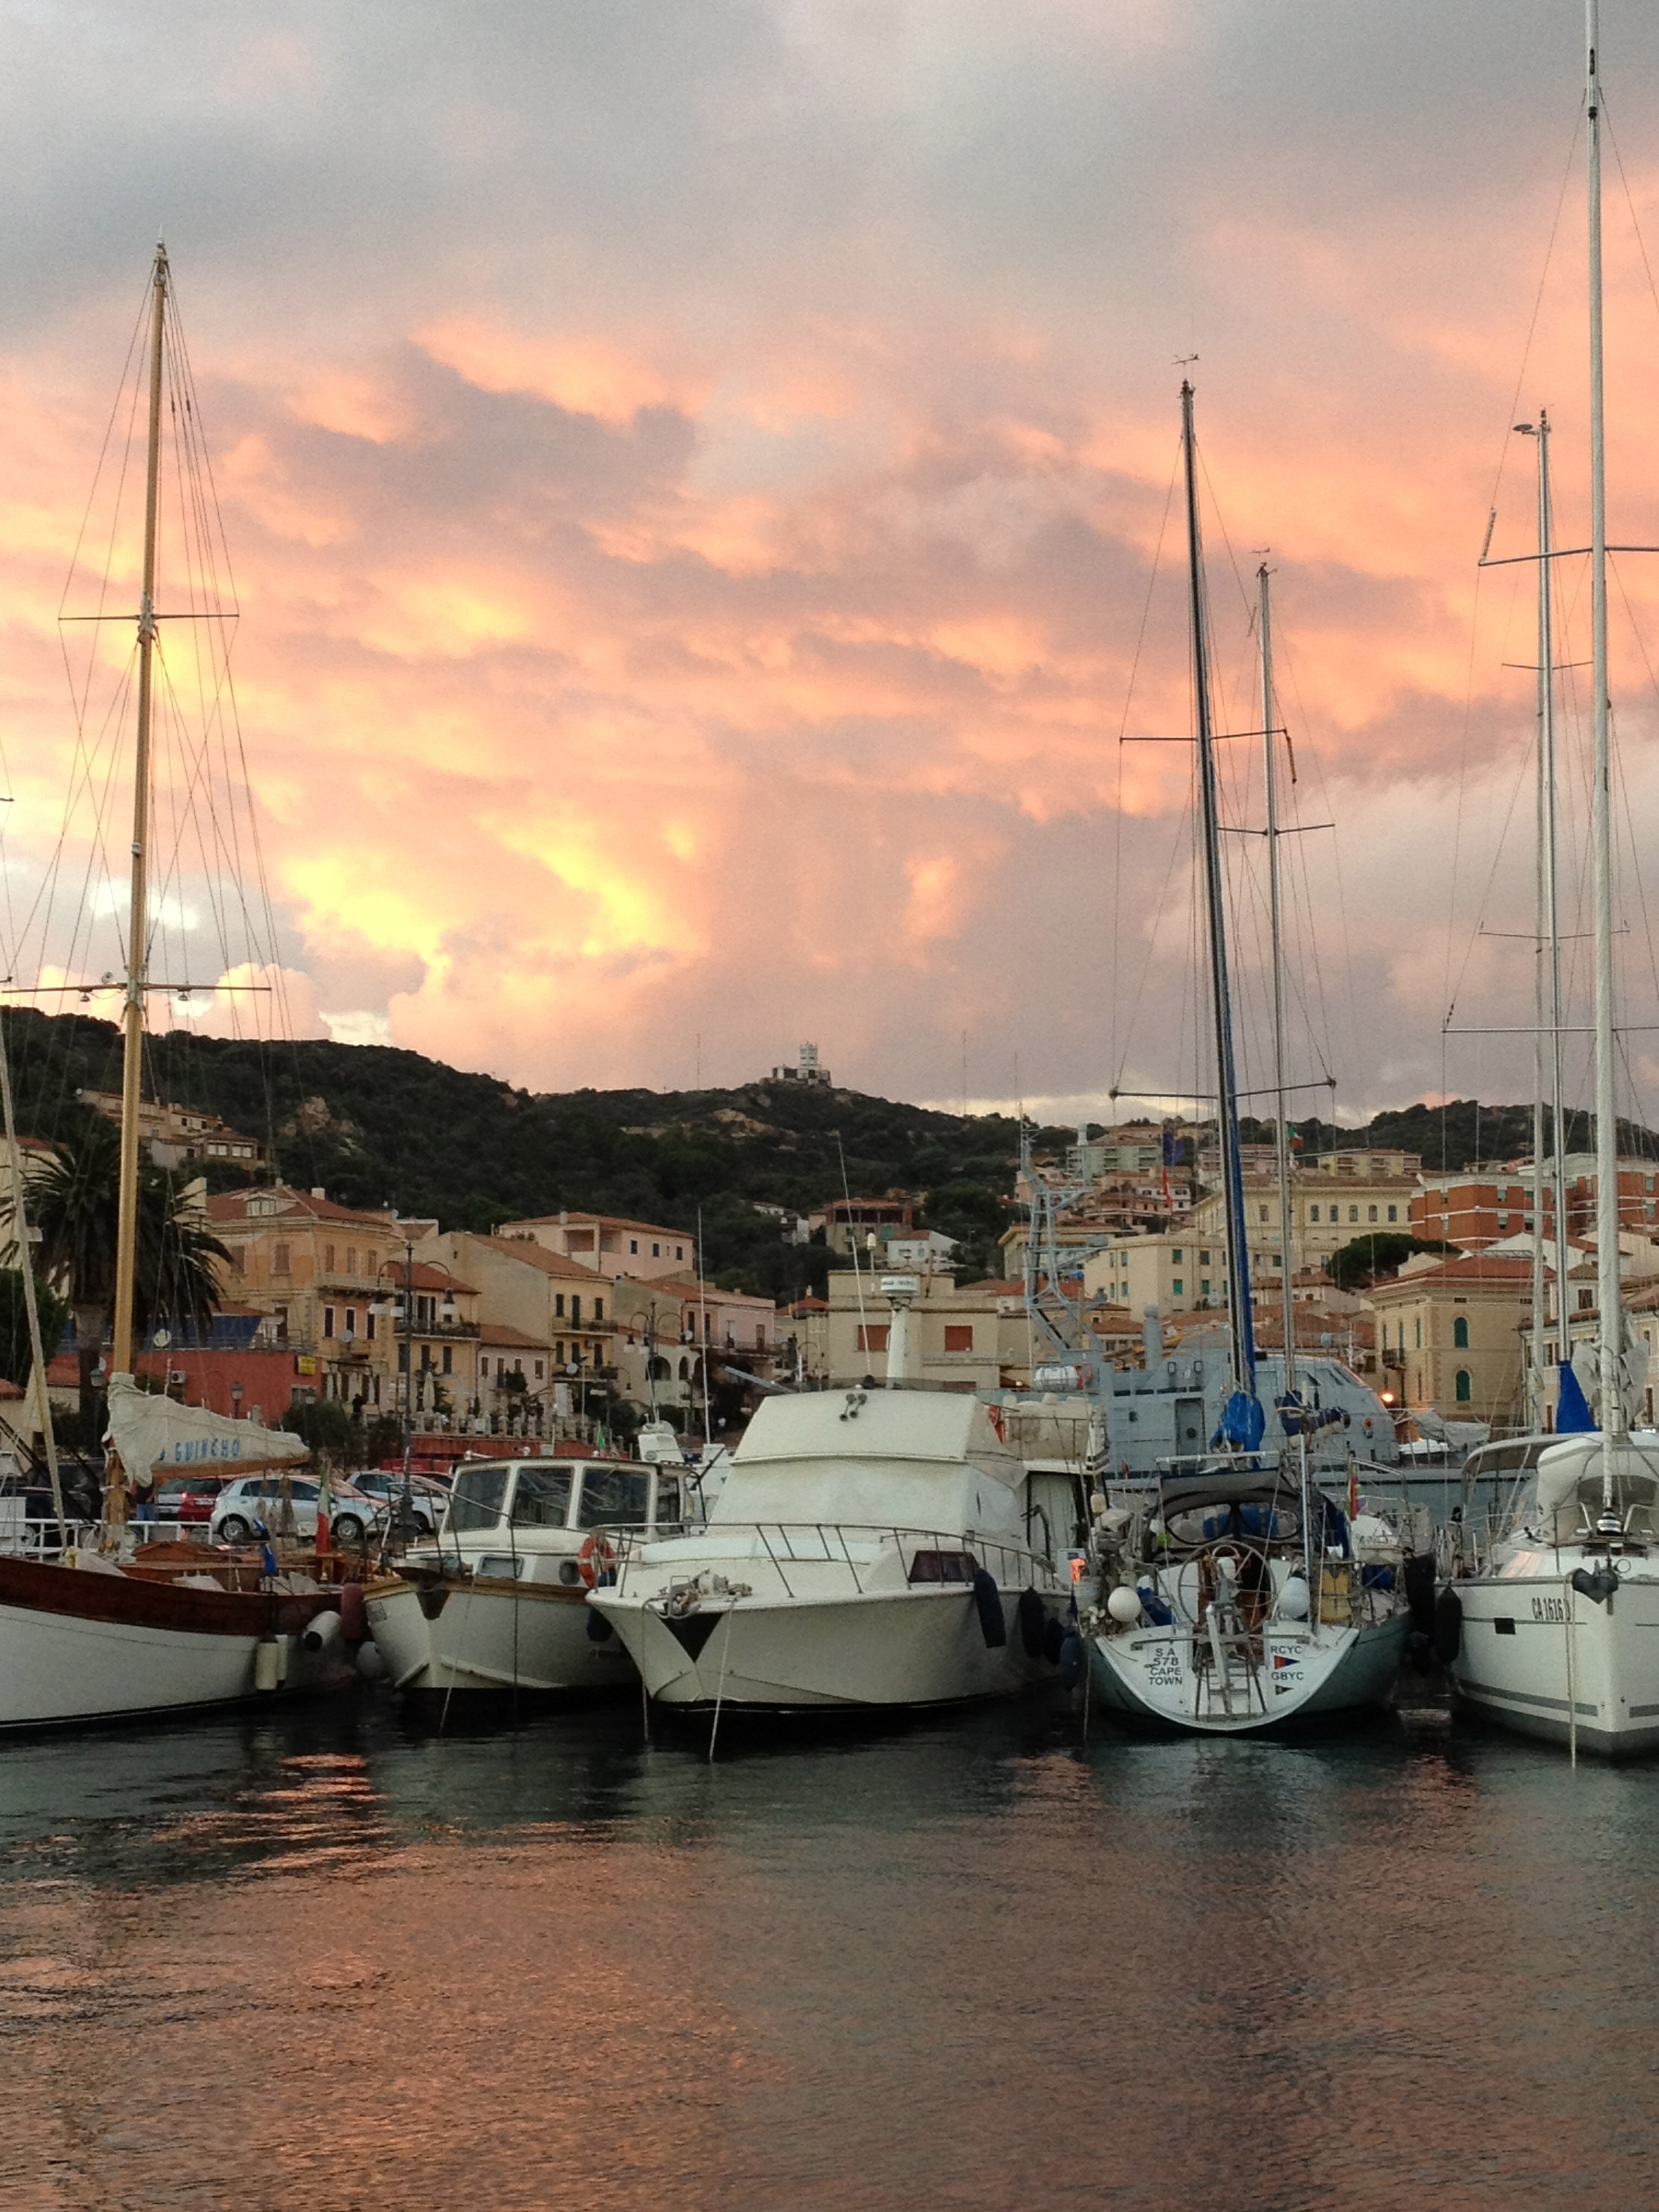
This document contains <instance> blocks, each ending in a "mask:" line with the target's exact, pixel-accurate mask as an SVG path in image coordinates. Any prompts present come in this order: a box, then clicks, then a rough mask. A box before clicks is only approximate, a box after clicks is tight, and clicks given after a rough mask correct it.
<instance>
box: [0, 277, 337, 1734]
mask: <svg viewBox="0 0 1659 2212" xmlns="http://www.w3.org/2000/svg"><path fill="white" fill-rule="evenodd" d="M167 296H168V272H167V254H166V252H165V250H164V249H161V248H158V249H157V252H156V256H155V269H154V272H153V276H152V280H151V288H150V302H149V446H148V470H147V475H146V479H145V486H146V489H145V516H144V539H143V594H142V598H141V599H140V603H139V609H138V616H137V646H138V650H137V659H138V671H137V675H138V682H137V743H136V747H135V754H136V758H135V764H134V794H133V819H132V847H131V851H132V884H131V909H130V920H129V931H128V937H127V975H126V987H125V1017H124V1027H125V1039H124V1057H123V1066H122V1078H123V1079H122V1117H121V1146H120V1217H119V1227H118V1240H117V1254H116V1280H115V1297H114V1301H113V1308H112V1324H113V1342H112V1358H111V1376H110V1392H109V1405H110V1424H111V1428H110V1437H109V1451H108V1455H107V1461H106V1491H105V1526H104V1534H103V1541H102V1543H101V1545H100V1547H98V1548H95V1549H94V1548H93V1547H67V1548H65V1549H64V1552H63V1553H62V1554H61V1556H59V1557H58V1558H55V1559H41V1558H21V1557H0V1729H15V1728H29V1727H42V1726H52V1725H64V1724H66V1723H76V1722H89V1721H105V1720H114V1719H131V1718H135V1717H142V1716H146V1715H154V1714H159V1713H172V1712H179V1711H185V1710H188V1709H190V1708H192V1707H196V1706H205V1705H223V1704H228V1703H231V1702H234V1701H235V1700H238V1699H243V1698H252V1697H257V1696H259V1695H262V1694H266V1693H269V1692H272V1691H274V1690H276V1688H278V1687H279V1686H299V1685H300V1684H301V1683H302V1682H308V1681H312V1680H322V1679H325V1678H326V1677H328V1676H329V1675H331V1674H336V1673H337V1672H339V1667H338V1659H339V1654H338V1651H337V1648H336V1647H337V1645H338V1644H340V1642H341V1641H342V1640H343V1627H342V1620H341V1612H340V1607H341V1604H342V1597H341V1593H340V1590H339V1589H337V1588H335V1589H325V1588H322V1587H320V1586H319V1583H318V1582H317V1580H316V1579H315V1578H314V1577H311V1576H309V1575H303V1574H297V1573H289V1574H287V1575H280V1574H279V1575H271V1574H268V1573H266V1572H264V1571H263V1569H262V1567H261V1566H259V1565H252V1564H249V1565H239V1564H234V1563H225V1564H219V1563H217V1562H216V1561H214V1560H213V1559H212V1558H211V1556H210V1555H209V1556H208V1557H206V1558H204V1557H203V1556H202V1555H200V1554H198V1553H195V1552H194V1551H193V1547H185V1546H167V1547H154V1546H150V1547H143V1548H142V1549H140V1548H137V1547H135V1544H134V1541H133V1537H134V1531H133V1529H132V1528H131V1527H130V1526H129V1524H128V1517H127V1507H128V1500H129V1494H130V1492H131V1490H132V1489H133V1488H134V1487H135V1486H136V1487H137V1488H139V1489H143V1488H145V1487H148V1486H149V1484H150V1483H151V1482H152V1481H153V1480H155V1475H156V1474H157V1473H158V1472H159V1471H160V1469H161V1468H163V1467H173V1466H184V1465H188V1464H195V1463H209V1462H210V1463H214V1464H222V1465H228V1464H234V1465H235V1466H236V1467H237V1468H239V1470H241V1471H246V1472H252V1471H253V1470H254V1469H256V1468H262V1467H272V1466H279V1465H286V1464H291V1462H292V1460H293V1458H294V1457H295V1455H296V1454H299V1455H303V1449H304V1448H303V1446H302V1445H301V1444H300V1443H299V1440H298V1439H297V1438H295V1437H288V1436H285V1435H278V1434H276V1433H275V1432H273V1431H269V1430H264V1429H262V1428H260V1427H258V1425H257V1424H255V1423H252V1422H246V1421H228V1420H222V1419H219V1418H218V1417H216V1416H215V1415H212V1414H209V1413H204V1412H202V1411H199V1410H198V1409H194V1408H185V1407H177V1406H168V1405H166V1404H165V1401H157V1400H150V1399H146V1398H145V1397H144V1396H143V1394H142V1393H141V1392H140V1391H139V1389H138V1388H137V1383H136V1381H135V1379H134V1375H133V1357H132V1351H133V1305H134V1278H135V1273H136V1265H137V1236H138V1139H139V1112H138V1109H139V1100H140V1086H141V1079H142V1070H143V1029H144V1009H145V997H146V992H147V988H148V975H147V946H148V939H149V928H150V917H149V896H148V877H149V776H150V718H151V699H152V678H153V675H154V667H153V663H154V659H155V644H156V615H155V582H156V574H155V571H156V525H157V514H158V495H159V485H160V461H161V403H162V376H163V356H164V343H165V335H166V331H167ZM6 1107H7V1122H8V1141H9V1144H10V1145H11V1147H12V1152H13V1160H14V1176H15V1188H16V1190H17V1194H18V1203H19V1204H20V1206H21V1205H22V1204H23V1203H24V1201H25V1200H26V1196H27V1194H26V1192H25V1190H24V1187H23V1184H22V1182H21V1174H20V1173H19V1171H18V1170H17V1168H16V1164H15V1133H13V1132H12V1130H11V1128H10V1122H11V1114H10V1097H9V1079H8V1081H7V1085H6ZM23 1249H24V1251H25V1254H26V1255H27V1241H26V1240H24V1242H23ZM24 1274H25V1278H26V1280H27V1278H28V1267H27V1257H26V1259H25V1262H24ZM30 1288H31V1291H32V1284H31V1285H30ZM35 1334H36V1339H37V1342H36V1347H35V1350H36V1358H37V1360H38V1359H39V1358H40V1346H39V1343H38V1326H37V1328H36V1330H35ZM58 1516H59V1521H60V1524H61V1522H62V1501H61V1498H58ZM307 1585H308V1587H307Z"/></svg>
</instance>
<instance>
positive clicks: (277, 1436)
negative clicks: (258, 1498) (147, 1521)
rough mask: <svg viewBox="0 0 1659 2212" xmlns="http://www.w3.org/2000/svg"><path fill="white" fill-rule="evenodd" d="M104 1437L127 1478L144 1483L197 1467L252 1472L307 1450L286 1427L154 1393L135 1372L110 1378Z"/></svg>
mask: <svg viewBox="0 0 1659 2212" xmlns="http://www.w3.org/2000/svg"><path fill="white" fill-rule="evenodd" d="M106 1442H107V1443H110V1444H111V1445H112V1446H113V1448H114V1449H115V1450H117V1451H118V1453H119V1454H120V1455H121V1464H122V1466H123V1467H124V1468H125V1469H126V1472H127V1476H128V1479H129V1480H131V1481H133V1482H137V1483H139V1484H141V1485H148V1484H149V1483H150V1482H152V1481H154V1480H155V1479H156V1477H158V1476H161V1475H167V1474H188V1473H190V1472H191V1471H192V1470H193V1469H197V1468H199V1469H202V1470H204V1471H205V1472H210V1473H213V1474H254V1473H256V1472H257V1471H258V1469H259V1468H266V1467H291V1466H293V1465H294V1464H295V1462H298V1461H300V1460H302V1459H304V1458H305V1456H306V1447H305V1444H304V1443H303V1441H302V1440H301V1438H300V1437H293V1436H290V1435H289V1433H288V1431H287V1430H286V1429H266V1428H262V1427H261V1426H260V1425H259V1423H258V1421H237V1420H233V1419H231V1417H230V1416H229V1414H228V1413H210V1412H209V1411H208V1409H207V1407H205V1406H180V1405H179V1404H178V1403H177V1402H176V1401H174V1400H173V1399H172V1398H157V1397H153V1396H152V1395H150V1393H149V1391H147V1390H141V1389H139V1388H138V1385H137V1383H136V1382H135V1381H134V1380H133V1378H132V1376H131V1375H112V1376H110V1378H109V1429H108V1432H107V1436H106Z"/></svg>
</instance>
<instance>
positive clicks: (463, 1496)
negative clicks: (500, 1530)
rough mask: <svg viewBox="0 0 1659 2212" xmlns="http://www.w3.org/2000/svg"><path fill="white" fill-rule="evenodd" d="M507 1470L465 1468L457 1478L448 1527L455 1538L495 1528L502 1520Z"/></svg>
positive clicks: (450, 1497)
mask: <svg viewBox="0 0 1659 2212" xmlns="http://www.w3.org/2000/svg"><path fill="white" fill-rule="evenodd" d="M506 1491H507V1469H506V1468H504V1467H464V1468H461V1469H460V1470H459V1473H458V1474H457V1475H456V1477H455V1487H454V1488H453V1491H452V1492H450V1496H449V1516H448V1525H449V1529H450V1532H451V1534H465V1531H466V1530H467V1529H469V1528H494V1527H495V1523H496V1522H498V1521H499V1520H500V1519H501V1499H502V1498H503V1497H504V1496H505V1494H506Z"/></svg>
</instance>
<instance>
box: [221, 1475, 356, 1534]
mask: <svg viewBox="0 0 1659 2212" xmlns="http://www.w3.org/2000/svg"><path fill="white" fill-rule="evenodd" d="M320 1487H321V1486H320V1485H319V1483H318V1482H317V1481H316V1480H315V1479H314V1478H313V1477H312V1476H310V1475H301V1474H295V1475H289V1476H287V1477H283V1476H281V1475H276V1474H245V1475H239V1476H238V1478H237V1479H236V1480H235V1481H234V1482H228V1483H227V1484H226V1485H225V1486H224V1488H223V1490H222V1491H221V1492H220V1493H219V1502H218V1504H216V1506H215V1507H214V1509H213V1517H212V1519H211V1520H210V1522H208V1534H209V1536H210V1539H211V1540H212V1541H213V1542H214V1543H216V1544H246V1543H249V1542H251V1541H252V1539H253V1538H255V1537H256V1536H270V1535H278V1536H288V1535H295V1536H301V1537H313V1536H315V1534H317V1504H318V1498H319V1492H320ZM328 1494H329V1528H330V1530H331V1534H333V1536H334V1537H335V1538H336V1540H337V1541H338V1542H340V1543H342V1544H350V1545H356V1544H362V1543H365V1542H367V1541H368V1538H369V1536H370V1535H371V1534H374V1533H376V1532H378V1530H379V1529H380V1525H381V1523H382V1522H384V1520H385V1519H386V1509H385V1508H384V1506H381V1505H380V1504H377V1503H376V1502H375V1500H374V1498H368V1497H365V1496H364V1494H363V1492H362V1491H361V1490H357V1489H355V1488H354V1487H353V1486H352V1485H351V1484H350V1483H349V1482H331V1484H330V1485H329V1493H328Z"/></svg>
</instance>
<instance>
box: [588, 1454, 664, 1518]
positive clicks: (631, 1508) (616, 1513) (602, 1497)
mask: <svg viewBox="0 0 1659 2212" xmlns="http://www.w3.org/2000/svg"><path fill="white" fill-rule="evenodd" d="M650 1490H651V1474H650V1470H649V1469H648V1468H641V1467H590V1468H587V1469H586V1472H585V1473H584V1474H583V1476H582V1505H581V1512H580V1516H579V1525H580V1527H581V1528H644V1526H645V1523H646V1518H647V1511H646V1509H647V1503H648V1500H649V1495H650Z"/></svg>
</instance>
